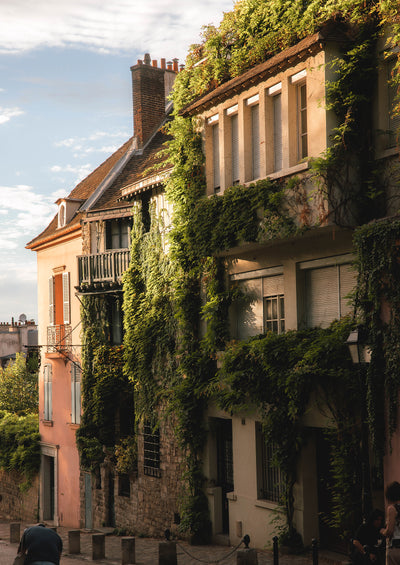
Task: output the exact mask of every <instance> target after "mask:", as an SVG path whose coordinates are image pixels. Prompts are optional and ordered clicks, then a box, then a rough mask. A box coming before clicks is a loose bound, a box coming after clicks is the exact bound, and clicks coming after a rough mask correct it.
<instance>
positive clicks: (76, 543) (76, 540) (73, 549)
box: [68, 530, 81, 553]
mask: <svg viewBox="0 0 400 565" xmlns="http://www.w3.org/2000/svg"><path fill="white" fill-rule="evenodd" d="M80 552H81V532H80V530H70V531H69V532H68V553H80Z"/></svg>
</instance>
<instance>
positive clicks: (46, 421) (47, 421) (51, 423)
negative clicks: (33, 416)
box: [42, 420, 54, 428]
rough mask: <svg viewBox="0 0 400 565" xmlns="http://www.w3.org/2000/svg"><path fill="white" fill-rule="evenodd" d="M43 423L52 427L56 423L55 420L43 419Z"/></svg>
mask: <svg viewBox="0 0 400 565" xmlns="http://www.w3.org/2000/svg"><path fill="white" fill-rule="evenodd" d="M42 424H43V425H44V426H46V427H47V428H52V427H53V425H54V424H53V420H42Z"/></svg>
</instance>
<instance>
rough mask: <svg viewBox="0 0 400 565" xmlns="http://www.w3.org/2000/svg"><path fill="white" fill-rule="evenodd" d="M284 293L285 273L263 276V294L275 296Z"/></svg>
mask: <svg viewBox="0 0 400 565" xmlns="http://www.w3.org/2000/svg"><path fill="white" fill-rule="evenodd" d="M277 294H283V275H274V276H272V277H264V278H263V295H264V296H275V295H277Z"/></svg>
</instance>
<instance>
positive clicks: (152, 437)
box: [143, 421, 161, 478]
mask: <svg viewBox="0 0 400 565" xmlns="http://www.w3.org/2000/svg"><path fill="white" fill-rule="evenodd" d="M160 451H161V450H160V430H159V428H156V429H154V428H153V426H152V425H151V423H150V422H149V421H146V422H144V424H143V473H144V474H145V475H147V476H150V477H156V478H160V477H161V457H160Z"/></svg>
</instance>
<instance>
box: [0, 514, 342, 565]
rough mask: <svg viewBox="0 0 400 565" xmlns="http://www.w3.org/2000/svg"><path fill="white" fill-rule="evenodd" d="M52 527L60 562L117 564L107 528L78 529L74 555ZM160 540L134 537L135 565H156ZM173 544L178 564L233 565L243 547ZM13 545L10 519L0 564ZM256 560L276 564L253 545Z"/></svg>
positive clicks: (294, 562) (305, 559) (285, 563)
mask: <svg viewBox="0 0 400 565" xmlns="http://www.w3.org/2000/svg"><path fill="white" fill-rule="evenodd" d="M27 526H28V524H21V526H20V532H21V534H22V532H23V530H24V529H25V528H26V527H27ZM56 530H57V533H58V534H59V535H60V536H61V538H62V540H63V545H64V551H63V555H62V558H61V565H88V563H96V564H98V565H121V563H122V550H121V539H122V538H121V537H120V536H116V535H114V534H113V533H112V532H113V530H112V529H111V528H100V529H98V530H93V531H87V530H81V531H80V553H79V554H74V555H73V554H70V553H69V541H68V531H69V529H68V528H64V527H58V528H57V529H56ZM94 533H104V534H105V557H104V559H96V560H93V559H92V536H93V534H94ZM164 541H165V540H161V539H154V538H135V562H136V565H158V563H159V545H160V542H164ZM176 544H177V545H176V553H177V563H178V565H199V563H202V564H218V563H221V564H222V565H237V563H238V557H237V555H238V550H239V551H240V550H241V549H244V545H243V544H242V545H241V546H240V547H239V548H236V547H229V546H220V545H204V546H193V545H189V544H188V543H187V542H184V541H181V540H177V541H176ZM17 548H18V544H17V543H11V542H10V523H9V522H2V523H0V565H12V563H13V559H14V557H15V555H16V552H17ZM250 548H251V541H250ZM257 561H258V565H276V564H274V560H273V553H272V551H271V550H268V549H261V550H260V549H257ZM347 563H348V559H347V558H346V557H345V556H338V555H337V554H331V555H330V554H328V553H327V552H325V553H324V554H321V555H320V558H319V565H347ZM279 565H313V560H312V555H311V553H305V554H302V555H280V556H279Z"/></svg>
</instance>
